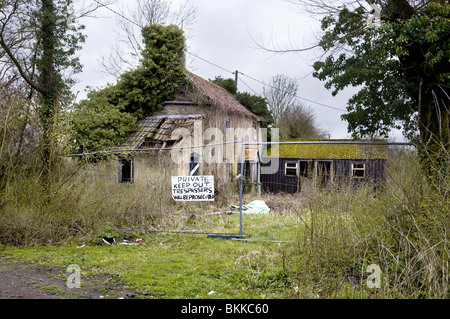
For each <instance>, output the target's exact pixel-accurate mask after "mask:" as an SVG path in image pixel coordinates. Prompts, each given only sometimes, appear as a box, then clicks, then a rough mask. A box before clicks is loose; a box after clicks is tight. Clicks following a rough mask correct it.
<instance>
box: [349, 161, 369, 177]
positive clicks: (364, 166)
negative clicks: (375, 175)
mask: <svg viewBox="0 0 450 319" xmlns="http://www.w3.org/2000/svg"><path fill="white" fill-rule="evenodd" d="M357 165H362V167H356V166H357ZM350 168H351V174H352V175H351V176H352V178H356V179H362V178H365V177H366V163H352V165H351V167H350ZM355 172H362V176H359V175H357V174H355Z"/></svg>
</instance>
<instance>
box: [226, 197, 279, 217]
mask: <svg viewBox="0 0 450 319" xmlns="http://www.w3.org/2000/svg"><path fill="white" fill-rule="evenodd" d="M230 208H231V210H239V205H238V206H236V205H231V206H230ZM269 212H270V208H269V206H267V204H266V203H265V202H264V201H262V200H254V201H252V202H250V203H248V204H245V205H242V213H244V214H257V215H262V214H268V213H269Z"/></svg>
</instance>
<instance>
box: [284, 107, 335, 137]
mask: <svg viewBox="0 0 450 319" xmlns="http://www.w3.org/2000/svg"><path fill="white" fill-rule="evenodd" d="M278 128H279V132H280V133H279V134H280V139H299V138H311V139H323V138H328V137H329V133H328V132H326V131H325V130H323V129H321V128H319V125H318V124H317V123H316V116H315V113H314V111H313V109H312V108H310V107H309V108H308V107H306V106H305V105H304V104H303V103H296V104H294V105H293V106H292V107H290V108H289V109H288V110H287V111H286V112H284V113H283V114H282V116H281V118H280V121H279V123H278Z"/></svg>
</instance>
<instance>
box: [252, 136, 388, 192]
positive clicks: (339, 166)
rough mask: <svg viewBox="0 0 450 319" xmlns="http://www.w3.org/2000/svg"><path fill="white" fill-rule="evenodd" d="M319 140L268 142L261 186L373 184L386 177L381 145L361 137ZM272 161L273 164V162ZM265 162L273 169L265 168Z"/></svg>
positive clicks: (299, 187) (289, 189)
mask: <svg viewBox="0 0 450 319" xmlns="http://www.w3.org/2000/svg"><path fill="white" fill-rule="evenodd" d="M280 142H294V143H295V142H320V141H280ZM322 142H324V143H323V144H316V143H307V144H294V143H293V144H279V145H276V146H275V147H274V146H272V148H270V149H269V150H268V151H267V153H266V154H265V155H266V156H265V157H263V159H262V165H261V176H260V178H261V179H260V181H261V185H262V188H263V189H264V190H266V191H269V192H280V191H281V192H286V193H291V194H292V193H296V192H301V191H304V190H306V189H317V188H323V187H327V186H331V185H342V184H344V185H349V184H352V185H353V184H359V183H361V182H370V183H373V185H374V186H376V185H378V184H380V183H381V182H383V181H385V180H386V158H387V147H386V146H385V145H379V144H370V143H367V144H364V143H363V142H362V141H361V144H350V143H347V144H345V143H346V142H355V141H353V140H324V141H322ZM277 148H278V149H277ZM277 153H278V154H277ZM273 161H277V162H273ZM274 163H275V164H277V165H273V164H274ZM269 166H272V167H275V169H272V170H268V169H265V168H268V167H269Z"/></svg>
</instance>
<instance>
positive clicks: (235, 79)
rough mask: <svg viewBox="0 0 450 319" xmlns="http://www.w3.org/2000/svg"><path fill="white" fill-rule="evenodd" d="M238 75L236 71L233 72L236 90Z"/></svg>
mask: <svg viewBox="0 0 450 319" xmlns="http://www.w3.org/2000/svg"><path fill="white" fill-rule="evenodd" d="M238 74H239V71H238V70H236V71H234V84H236V89H237V84H238Z"/></svg>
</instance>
